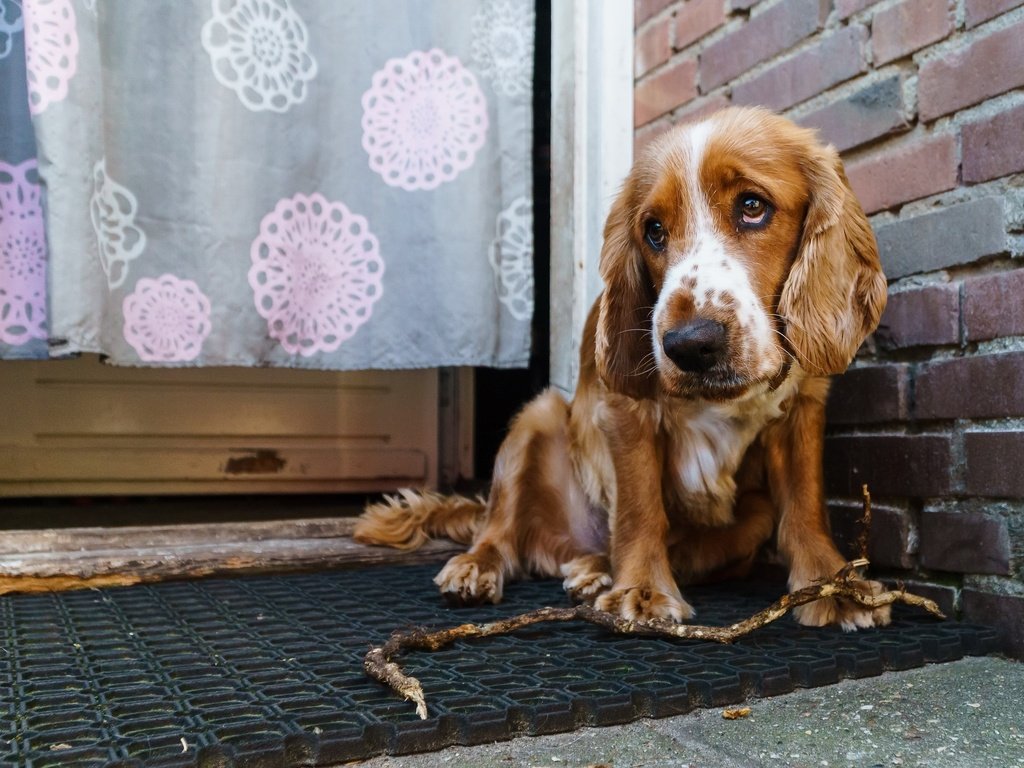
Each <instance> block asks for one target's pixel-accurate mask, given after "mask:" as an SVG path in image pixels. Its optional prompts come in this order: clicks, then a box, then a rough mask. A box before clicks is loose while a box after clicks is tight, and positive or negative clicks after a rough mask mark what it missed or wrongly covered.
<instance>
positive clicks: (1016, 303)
mask: <svg viewBox="0 0 1024 768" xmlns="http://www.w3.org/2000/svg"><path fill="white" fill-rule="evenodd" d="M963 312H964V329H965V331H966V334H967V339H968V341H982V340H985V339H994V338H997V337H999V336H1021V335H1024V269H1016V270H1013V271H1011V272H1000V273H999V274H995V275H985V276H984V277H972V278H970V279H969V280H965V281H964V310H963Z"/></svg>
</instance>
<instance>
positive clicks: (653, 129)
mask: <svg viewBox="0 0 1024 768" xmlns="http://www.w3.org/2000/svg"><path fill="white" fill-rule="evenodd" d="M674 124H675V123H673V122H672V120H671V119H670V118H668V117H660V118H658V119H657V120H655V121H654V122H653V123H648V124H647V125H645V126H644V127H643V128H638V129H637V130H636V131H634V133H633V156H634V157H636V156H637V155H639V154H640V152H642V151H643V148H644V147H646V146H647V145H648V144H650V143H651V142H652V141H654V140H655V139H656V138H658V137H659V136H661V134H663V133H664V132H665V131H667V130H669V129H670V128H672V126H673V125H674Z"/></svg>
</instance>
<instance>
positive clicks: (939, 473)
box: [825, 434, 953, 497]
mask: <svg viewBox="0 0 1024 768" xmlns="http://www.w3.org/2000/svg"><path fill="white" fill-rule="evenodd" d="M952 467H953V446H952V441H951V439H950V437H949V435H942V434H923V435H834V436H830V437H828V438H826V440H825V486H826V488H827V489H828V491H829V493H831V494H835V495H842V496H858V497H859V496H860V493H861V486H862V484H864V483H867V484H868V488H869V489H870V490H871V493H872V495H873V496H875V497H885V496H889V497H894V496H895V497H910V496H914V497H918V496H920V497H932V496H945V495H946V494H948V493H949V492H950V491H951V489H952Z"/></svg>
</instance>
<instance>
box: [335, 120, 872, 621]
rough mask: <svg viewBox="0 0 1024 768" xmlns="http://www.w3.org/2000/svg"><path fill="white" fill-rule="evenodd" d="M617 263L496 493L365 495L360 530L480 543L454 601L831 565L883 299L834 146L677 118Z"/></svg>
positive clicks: (786, 124)
mask: <svg viewBox="0 0 1024 768" xmlns="http://www.w3.org/2000/svg"><path fill="white" fill-rule="evenodd" d="M600 269H601V276H602V277H603V279H604V284H605V289H604V292H603V293H602V294H601V296H600V299H599V300H598V301H597V302H596V304H595V306H594V308H593V309H592V311H591V313H590V316H589V319H588V321H587V324H586V330H585V334H584V339H583V344H582V350H581V364H580V379H579V385H578V388H577V390H576V394H575V396H574V397H573V399H572V402H571V403H566V402H565V400H564V399H563V398H562V397H561V396H560V395H559V394H558V393H557V392H555V391H547V392H545V393H543V394H541V395H539V396H538V397H537V398H536V399H535V400H533V401H532V402H531V403H530V404H528V405H527V406H526V407H525V409H524V410H523V411H522V412H521V413H520V414H519V415H518V416H517V417H516V419H515V420H514V422H513V423H512V426H511V429H510V432H509V434H508V436H507V438H506V439H505V441H504V443H503V445H502V447H501V449H500V451H499V454H498V457H497V461H496V466H495V470H494V478H493V484H492V487H491V492H490V495H489V498H488V499H487V500H486V501H483V500H480V499H477V500H472V499H468V498H464V497H460V496H448V497H442V496H439V495H436V494H431V493H413V492H410V491H405V492H403V493H402V494H401V495H400V496H399V497H394V498H391V499H389V500H387V501H386V502H385V503H382V504H379V505H375V506H372V507H370V508H368V509H367V511H366V512H365V513H364V515H363V516H362V518H361V519H360V521H359V522H358V525H357V527H356V533H355V536H356V538H357V539H358V540H359V541H362V542H367V543H376V544H386V545H390V546H397V547H415V546H418V545H419V544H420V543H421V542H422V541H424V540H425V538H426V537H428V536H433V535H444V536H448V537H450V538H452V539H455V540H457V541H461V542H465V543H467V544H471V546H470V547H469V550H468V551H467V552H465V553H464V554H459V555H457V556H455V557H453V558H452V559H451V560H449V561H448V563H447V565H445V566H444V568H443V569H442V570H441V572H440V573H439V574H438V575H437V577H436V579H435V581H436V583H437V584H438V586H439V587H440V589H441V592H442V593H443V594H444V595H446V596H447V597H449V598H451V599H453V600H455V601H457V602H478V601H491V602H498V601H499V600H500V599H501V596H502V588H503V585H504V583H505V580H506V579H509V578H515V577H518V576H522V575H525V574H537V575H543V576H555V575H561V576H563V577H564V579H565V582H564V583H565V588H566V590H568V592H569V593H570V594H571V595H572V596H573V597H574V598H576V599H579V600H585V601H588V602H593V603H594V604H595V605H596V606H597V607H598V608H601V609H604V610H607V611H611V612H614V613H617V614H619V615H621V616H623V617H625V618H627V619H645V618H652V617H663V618H669V617H670V618H672V619H675V620H677V621H684V620H686V619H689V618H690V617H692V616H693V615H694V611H693V608H692V607H691V606H690V605H689V604H688V603H687V602H686V600H685V599H684V598H683V595H682V593H681V592H680V588H679V584H680V583H684V584H685V583H692V582H696V581H701V580H710V579H721V578H727V577H733V576H738V575H741V574H743V573H744V572H745V571H746V570H747V569H748V568H749V567H750V565H751V564H752V562H753V561H754V559H755V556H756V555H757V553H758V552H759V550H761V548H762V547H763V546H764V545H766V544H769V543H774V547H775V551H776V552H777V554H778V556H779V557H780V558H781V560H782V562H783V563H784V564H785V565H786V566H787V567H788V569H789V586H790V588H791V589H798V588H801V587H805V586H808V585H810V584H812V583H813V582H815V581H817V580H819V579H824V578H827V577H829V576H831V575H832V574H833V573H835V572H836V571H837V570H838V569H839V568H841V567H842V565H843V564H844V559H843V557H842V556H841V555H840V554H839V552H838V550H837V549H836V547H835V545H834V543H833V541H832V538H831V535H830V533H829V525H828V519H827V511H826V507H825V496H824V489H823V482H822V444H823V432H824V422H825V415H824V413H825V397H826V394H827V392H828V387H829V379H828V378H827V377H828V376H829V375H830V374H835V373H840V372H842V371H843V370H844V369H845V368H846V366H847V365H848V364H849V362H850V360H851V359H852V358H853V356H854V354H855V353H856V351H857V349H858V347H859V346H860V344H861V342H862V341H863V340H864V338H865V337H866V336H867V335H868V334H869V333H871V332H872V331H873V330H874V328H875V326H876V324H877V323H878V319H879V316H880V314H881V312H882V310H883V308H884V306H885V300H886V281H885V277H884V275H883V274H882V269H881V266H880V263H879V259H878V252H877V247H876V244H875V238H874V235H873V234H872V231H871V227H870V225H869V224H868V221H867V219H866V218H865V216H864V213H863V211H862V210H861V207H860V205H859V204H858V202H857V200H856V199H855V197H854V195H853V193H852V191H851V189H850V186H849V183H848V182H847V180H846V176H845V174H844V171H843V167H842V163H841V161H840V159H839V156H838V155H837V153H836V151H835V150H834V149H833V148H832V147H830V146H824V145H822V144H821V143H819V142H818V140H817V138H816V136H815V134H814V132H813V131H810V130H806V129H803V128H800V127H797V126H796V125H794V124H793V123H792V122H790V121H788V120H786V119H784V118H781V117H778V116H776V115H774V114H772V113H770V112H767V111H765V110H762V109H753V108H730V109H726V110H724V111H722V112H719V113H716V114H715V115H713V116H712V117H710V118H708V119H706V120H703V121H701V122H697V123H693V124H688V125H683V126H680V127H677V128H674V129H673V130H671V131H669V132H668V133H666V134H664V135H663V136H661V137H660V138H658V139H656V140H655V141H654V142H652V143H651V144H650V145H649V146H648V147H646V148H645V149H644V150H643V152H642V153H641V154H640V156H639V158H638V159H637V161H636V164H635V165H634V167H633V169H632V171H631V172H630V174H629V176H628V178H627V179H626V181H625V184H624V186H623V189H622V191H621V193H620V194H619V195H618V198H617V199H616V200H615V203H614V205H613V207H612V210H611V213H610V215H609V217H608V222H607V225H606V226H605V232H604V246H603V249H602V251H601V263H600ZM856 583H857V585H858V587H859V588H860V589H863V590H865V591H868V592H878V591H879V590H880V585H879V584H877V583H876V582H871V581H858V582H856ZM796 617H797V619H798V620H799V621H800V622H801V623H803V624H807V625H824V624H839V625H841V626H842V627H843V628H845V629H854V628H857V627H870V626H874V625H882V624H886V623H888V621H889V609H888V608H878V609H875V610H871V609H869V608H865V607H862V606H859V605H857V604H855V603H853V602H850V601H843V600H841V599H840V600H836V599H831V600H821V601H818V602H814V603H811V604H808V605H805V606H802V607H801V608H798V609H797V611H796Z"/></svg>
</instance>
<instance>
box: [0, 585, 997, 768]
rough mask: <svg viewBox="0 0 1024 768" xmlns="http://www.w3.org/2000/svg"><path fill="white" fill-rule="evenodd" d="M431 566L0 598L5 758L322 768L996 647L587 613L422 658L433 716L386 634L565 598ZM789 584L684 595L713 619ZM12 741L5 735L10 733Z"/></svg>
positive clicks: (545, 588)
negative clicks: (471, 593)
mask: <svg viewBox="0 0 1024 768" xmlns="http://www.w3.org/2000/svg"><path fill="white" fill-rule="evenodd" d="M435 570H436V566H415V567H388V568H373V569H367V570H359V571H341V572H331V573H321V574H314V575H291V576H271V577H248V578H237V579H216V580H207V581H196V582H178V583H165V584H158V585H154V586H140V587H127V588H116V589H105V590H91V591H83V592H69V593H63V594H58V595H46V596H11V597H5V598H0V616H2V622H3V623H2V632H3V636H2V639H0V640H2V647H0V721H2V733H0V738H2V742H0V766H9V765H19V766H33V768H44V767H45V766H62V767H63V766H91V765H96V766H102V765H117V766H140V765H145V766H192V765H199V766H232V765H239V766H312V765H330V764H334V763H340V762H343V761H347V760H353V759H358V758H362V757H368V756H371V755H375V754H379V753H382V752H389V753H392V754H399V753H408V752H418V751H427V750H433V749H439V748H442V747H445V746H448V745H452V744H473V743H480V742H489V741H494V740H500V739H506V738H510V737H511V736H514V735H520V734H542V733H553V732H558V731H568V730H572V729H574V728H578V727H581V726H584V725H605V724H613V723H623V722H627V721H630V720H633V719H636V718H638V717H661V716H665V715H671V714H677V713H682V712H686V711H688V710H690V709H692V708H694V707H709V706H720V705H724V704H729V703H734V702H738V701H741V700H743V699H745V698H747V697H751V696H772V695H775V694H780V693H785V692H787V691H790V690H792V689H793V688H794V687H803V686H818V685H825V684H828V683H834V682H836V681H837V680H839V679H841V678H844V677H864V676H868V675H877V674H879V673H881V672H882V671H883V670H886V669H906V668H908V667H917V666H920V665H922V664H924V663H926V662H941V661H949V660H952V659H957V658H960V657H961V656H963V655H965V654H967V655H980V654H986V653H990V652H992V651H993V650H994V649H995V647H996V639H995V633H994V631H992V630H990V629H988V628H984V627H978V626H969V625H965V624H959V623H956V622H940V621H936V620H934V619H931V618H929V617H926V616H924V615H923V614H922V613H921V612H918V611H914V610H911V609H900V610H897V612H896V620H895V621H894V624H893V626H891V627H887V628H885V629H882V630H871V631H862V632H857V633H853V634H844V633H842V632H840V631H838V630H834V629H825V630H810V629H804V628H801V627H799V626H798V625H797V624H796V623H795V622H794V621H793V620H792V619H791V618H789V617H787V618H784V619H782V620H781V621H779V622H776V623H775V624H773V625H771V626H769V627H767V628H765V629H763V630H760V631H758V632H756V633H755V634H753V635H751V636H749V637H748V638H747V639H745V640H743V641H741V642H738V643H736V644H735V645H731V646H724V645H718V644H712V643H699V642H681V641H673V640H668V639H657V638H648V639H637V638H631V637H623V636H616V635H612V634H609V633H607V632H605V631H603V630H601V629H599V628H597V627H594V626H591V625H588V624H582V623H572V624H550V625H542V626H538V627H534V628H532V629H530V630H528V631H521V632H518V633H516V634H515V635H511V636H502V637H496V638H492V639H488V640H476V641H467V642H460V643H459V644H457V645H455V646H453V647H451V648H450V649H448V650H444V651H441V652H438V653H420V652H417V653H413V654H411V655H409V656H407V657H405V658H404V659H403V664H404V666H405V669H406V670H407V671H408V672H409V673H411V674H414V675H415V676H416V677H418V678H419V679H420V680H421V681H422V683H423V686H424V689H425V691H426V695H427V702H428V705H429V706H430V708H431V715H432V716H431V717H430V719H428V720H420V719H418V718H417V716H416V715H415V713H414V712H413V708H412V706H411V705H410V704H409V703H408V702H405V701H402V700H401V699H399V698H397V697H396V696H395V695H393V694H392V693H391V692H390V691H388V690H387V689H385V688H384V687H383V686H381V685H380V684H378V683H376V682H373V681H371V680H369V679H368V678H366V677H365V676H364V675H363V671H362V659H363V655H364V654H365V653H366V651H367V650H368V649H369V647H370V646H371V645H372V644H380V643H381V642H382V641H383V640H384V639H385V638H386V637H387V635H388V634H389V633H390V632H391V630H393V629H396V628H402V627H409V626H412V625H427V626H435V627H442V626H452V625H455V624H459V623H462V622H464V621H487V620H491V619H494V618H497V617H501V616H507V615H511V614H513V613H519V612H523V611H526V610H530V609H533V608H537V607H540V606H542V605H565V604H566V598H565V596H564V593H563V592H562V590H561V588H560V586H559V584H558V583H557V582H555V581H541V582H527V583H518V584H513V585H511V586H510V587H509V589H508V594H507V595H506V601H505V603H503V604H502V605H500V606H488V607H484V608H474V609H460V610H453V609H449V608H447V607H446V606H445V605H444V604H443V603H442V602H441V600H440V598H439V597H438V595H437V592H436V591H435V588H434V586H433V584H432V583H431V580H430V579H431V576H432V575H433V573H434V571H435ZM779 592H780V589H779V588H778V587H776V588H774V589H773V588H771V587H767V586H763V585H762V586H751V585H745V586H744V585H735V584H733V585H727V586H723V587H718V588H703V589H690V590H688V591H687V596H688V597H689V598H690V600H691V602H693V603H694V605H695V607H696V608H697V611H698V613H699V615H700V617H701V620H702V622H703V623H709V624H718V623H729V622H731V621H734V620H736V619H739V618H743V617H745V616H748V615H750V614H752V613H753V612H754V611H756V610H759V609H760V608H763V607H764V606H765V605H767V604H768V602H770V601H771V600H772V599H774V598H775V597H777V596H778V594H779ZM4 745H6V746H4Z"/></svg>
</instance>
